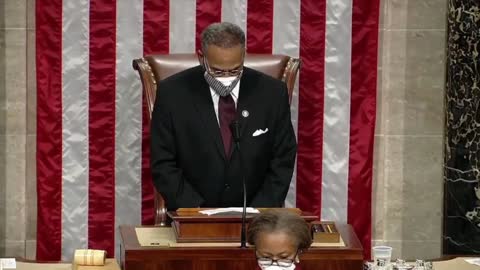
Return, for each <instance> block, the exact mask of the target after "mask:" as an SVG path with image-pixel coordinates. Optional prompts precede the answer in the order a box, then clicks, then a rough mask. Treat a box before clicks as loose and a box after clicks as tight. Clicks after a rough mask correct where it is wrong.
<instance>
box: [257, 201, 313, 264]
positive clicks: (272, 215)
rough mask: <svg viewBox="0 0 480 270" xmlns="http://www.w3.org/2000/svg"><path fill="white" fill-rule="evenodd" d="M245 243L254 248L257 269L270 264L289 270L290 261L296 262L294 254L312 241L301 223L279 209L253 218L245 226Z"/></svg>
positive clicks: (293, 215) (296, 256) (292, 215)
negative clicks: (257, 263) (246, 240)
mask: <svg viewBox="0 0 480 270" xmlns="http://www.w3.org/2000/svg"><path fill="white" fill-rule="evenodd" d="M248 242H249V244H251V245H255V250H256V256H257V259H258V261H259V264H260V266H261V267H262V262H265V263H264V265H265V266H266V265H269V264H272V263H273V265H274V266H277V267H278V266H284V267H283V268H284V269H293V268H291V267H290V265H291V262H292V261H293V262H298V255H299V254H300V253H301V252H302V251H304V250H306V249H307V248H308V247H310V245H311V243H312V238H311V235H310V229H309V226H308V224H307V223H306V222H305V220H303V219H302V218H301V217H300V216H299V215H297V214H295V213H292V212H290V211H289V210H286V209H282V210H269V211H266V212H263V213H261V214H259V215H258V216H256V217H255V218H254V219H253V220H252V221H251V222H250V224H249V226H248ZM275 262H276V263H275ZM293 267H294V266H293ZM262 268H263V267H262ZM265 269H266V268H265Z"/></svg>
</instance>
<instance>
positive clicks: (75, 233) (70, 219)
mask: <svg viewBox="0 0 480 270" xmlns="http://www.w3.org/2000/svg"><path fill="white" fill-rule="evenodd" d="M62 20H63V22H62V33H63V36H62V55H63V56H64V57H62V68H63V70H62V83H63V84H62V115H63V118H62V260H68V261H71V260H72V258H73V252H74V250H75V249H78V248H86V247H87V239H88V226H87V222H88V218H87V215H88V174H89V173H88V80H89V76H88V65H89V62H88V55H89V1H88V0H64V1H63V18H62ZM67 56H68V57H67Z"/></svg>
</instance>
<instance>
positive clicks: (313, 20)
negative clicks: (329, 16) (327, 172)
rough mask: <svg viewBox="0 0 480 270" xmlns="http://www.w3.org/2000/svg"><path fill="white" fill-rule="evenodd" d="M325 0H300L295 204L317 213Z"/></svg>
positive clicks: (320, 174)
mask: <svg viewBox="0 0 480 270" xmlns="http://www.w3.org/2000/svg"><path fill="white" fill-rule="evenodd" d="M325 1H326V0H302V2H301V19H300V21H301V23H300V58H301V61H302V68H301V70H300V77H299V78H300V81H299V89H300V90H299V93H300V94H299V100H298V103H299V105H298V109H299V111H298V152H297V155H298V157H297V207H299V208H300V209H302V210H304V211H309V212H312V213H314V214H316V215H320V214H321V213H320V209H321V201H322V150H323V102H324V74H325V73H324V69H325V60H324V59H325Z"/></svg>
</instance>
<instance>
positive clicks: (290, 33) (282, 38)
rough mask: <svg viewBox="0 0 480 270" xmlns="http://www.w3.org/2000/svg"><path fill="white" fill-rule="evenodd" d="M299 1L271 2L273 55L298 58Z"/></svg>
mask: <svg viewBox="0 0 480 270" xmlns="http://www.w3.org/2000/svg"><path fill="white" fill-rule="evenodd" d="M299 44H300V0H289V1H281V0H277V1H274V2H273V44H272V47H273V49H272V50H273V53H274V54H285V55H288V56H291V57H298V56H299V54H300V48H299ZM290 112H291V118H292V124H293V128H294V130H295V135H297V129H298V77H297V81H296V83H295V88H294V91H293V96H292V102H291V104H290ZM296 169H297V166H296V162H295V170H294V172H293V177H292V182H291V183H290V189H289V191H288V194H287V198H286V199H285V206H286V207H295V205H296V197H297V196H296V192H297V188H296V184H297V181H296V175H297V172H296V171H297V170H296Z"/></svg>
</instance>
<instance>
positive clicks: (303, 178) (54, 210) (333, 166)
mask: <svg viewBox="0 0 480 270" xmlns="http://www.w3.org/2000/svg"><path fill="white" fill-rule="evenodd" d="M378 14H379V0H63V1H62V0H36V67H37V97H38V100H37V104H38V105H37V106H38V107H37V117H38V119H37V177H38V179H37V189H38V221H37V222H38V224H37V228H38V229H37V232H38V233H37V259H39V260H59V259H63V260H71V258H72V255H73V252H74V250H75V249H76V248H87V247H88V248H96V249H105V250H107V252H108V254H109V255H110V256H114V255H115V249H116V248H118V242H119V235H118V226H119V225H121V224H132V225H138V224H152V223H153V187H152V183H151V176H150V170H149V166H148V163H149V160H148V156H149V139H148V126H147V125H146V124H145V122H143V121H142V119H143V117H144V116H145V113H146V110H145V107H144V104H142V93H141V85H140V80H139V77H138V74H136V73H135V72H134V70H133V68H132V65H131V62H132V59H134V58H139V57H141V56H142V55H146V54H152V53H185V52H190V53H192V52H195V50H196V49H198V48H199V46H200V40H199V36H200V33H201V31H202V30H203V28H204V27H205V26H207V25H208V24H210V23H212V22H218V21H230V22H233V23H236V24H238V25H240V26H241V27H242V28H243V29H244V30H245V32H246V35H247V52H250V53H268V54H270V53H276V54H286V55H290V56H294V57H300V58H301V61H302V66H301V71H300V74H299V78H298V80H297V87H296V89H295V91H294V96H293V100H292V104H291V111H292V121H293V124H294V128H295V131H296V134H297V140H298V156H297V162H296V168H295V172H294V176H293V179H292V184H291V188H290V191H289V193H288V196H287V200H286V206H287V207H299V208H301V209H302V210H306V211H310V212H313V213H315V214H318V215H320V217H321V219H322V220H334V221H339V222H344V223H349V224H352V225H353V227H354V229H355V231H356V233H357V235H358V237H359V238H360V240H361V242H362V244H363V247H364V249H365V255H366V256H370V255H369V254H370V245H371V243H370V242H371V224H372V222H371V220H372V216H371V197H372V194H371V193H372V159H373V138H374V128H375V113H376V100H375V97H376V76H377V35H378ZM239 192H240V191H239Z"/></svg>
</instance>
